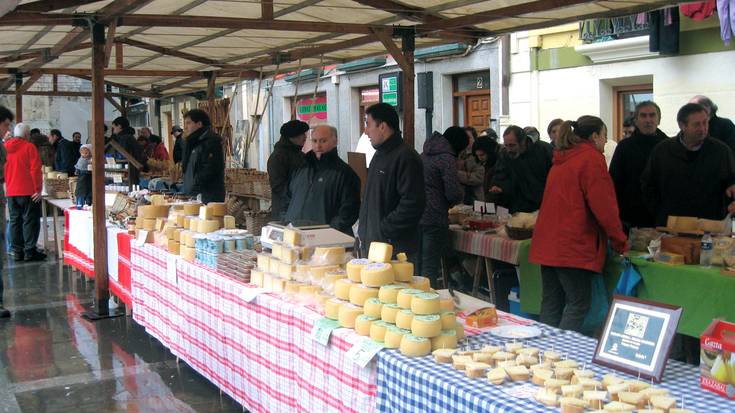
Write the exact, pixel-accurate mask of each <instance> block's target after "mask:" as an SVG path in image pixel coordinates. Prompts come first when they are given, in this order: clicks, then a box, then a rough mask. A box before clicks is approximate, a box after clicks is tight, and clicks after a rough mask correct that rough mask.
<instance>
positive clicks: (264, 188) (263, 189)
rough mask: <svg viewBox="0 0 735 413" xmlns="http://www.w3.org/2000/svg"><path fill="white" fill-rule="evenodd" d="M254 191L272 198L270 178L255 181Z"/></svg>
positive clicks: (264, 196)
mask: <svg viewBox="0 0 735 413" xmlns="http://www.w3.org/2000/svg"><path fill="white" fill-rule="evenodd" d="M253 193H254V194H255V195H257V196H262V197H263V198H265V199H271V185H270V182H268V180H267V179H266V180H260V181H254V182H253Z"/></svg>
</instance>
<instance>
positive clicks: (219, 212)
mask: <svg viewBox="0 0 735 413" xmlns="http://www.w3.org/2000/svg"><path fill="white" fill-rule="evenodd" d="M207 206H208V207H209V208H210V209H211V210H212V215H214V216H215V217H223V216H225V215H226V214H227V204H225V203H224V202H210V203H208V204H207Z"/></svg>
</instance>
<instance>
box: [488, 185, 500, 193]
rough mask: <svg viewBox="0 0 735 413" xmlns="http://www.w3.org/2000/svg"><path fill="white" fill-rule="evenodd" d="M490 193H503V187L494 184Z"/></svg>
mask: <svg viewBox="0 0 735 413" xmlns="http://www.w3.org/2000/svg"><path fill="white" fill-rule="evenodd" d="M490 193H491V194H502V193H503V189H502V188H500V187H499V186H493V187H491V188H490Z"/></svg>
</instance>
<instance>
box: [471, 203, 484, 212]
mask: <svg viewBox="0 0 735 413" xmlns="http://www.w3.org/2000/svg"><path fill="white" fill-rule="evenodd" d="M472 209H473V210H474V211H475V212H479V213H481V214H484V213H485V212H486V211H485V203H484V202H482V201H475V205H474V206H473V208H472Z"/></svg>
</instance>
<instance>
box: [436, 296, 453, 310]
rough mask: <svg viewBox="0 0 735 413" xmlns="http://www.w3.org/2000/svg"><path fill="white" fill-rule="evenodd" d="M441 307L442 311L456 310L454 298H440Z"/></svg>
mask: <svg viewBox="0 0 735 413" xmlns="http://www.w3.org/2000/svg"><path fill="white" fill-rule="evenodd" d="M439 307H441V309H442V311H454V300H452V299H451V298H440V299H439Z"/></svg>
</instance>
